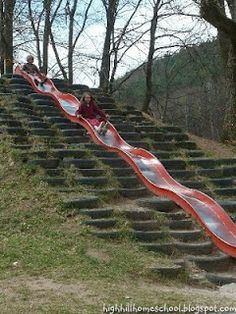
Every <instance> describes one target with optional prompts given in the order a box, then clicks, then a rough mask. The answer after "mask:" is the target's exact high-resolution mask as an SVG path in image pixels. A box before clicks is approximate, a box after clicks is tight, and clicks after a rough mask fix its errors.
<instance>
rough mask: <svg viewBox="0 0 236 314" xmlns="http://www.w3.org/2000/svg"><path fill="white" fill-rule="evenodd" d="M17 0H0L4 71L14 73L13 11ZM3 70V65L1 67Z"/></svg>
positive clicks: (0, 35) (0, 51)
mask: <svg viewBox="0 0 236 314" xmlns="http://www.w3.org/2000/svg"><path fill="white" fill-rule="evenodd" d="M15 3H16V0H5V1H4V0H0V39H1V48H0V53H1V59H2V61H3V63H4V72H5V73H12V66H13V12H14V8H15ZM1 71H3V67H1Z"/></svg>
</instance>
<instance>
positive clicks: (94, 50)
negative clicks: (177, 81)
mask: <svg viewBox="0 0 236 314" xmlns="http://www.w3.org/2000/svg"><path fill="white" fill-rule="evenodd" d="M85 1H86V0H85ZM144 1H146V3H145V6H143V7H140V8H139V9H138V11H137V13H136V15H135V18H134V19H133V24H132V25H133V26H134V25H135V26H137V25H142V23H144V22H145V21H147V20H150V18H151V13H152V8H151V6H150V1H149V0H144ZM176 2H179V3H180V7H181V6H182V5H185V7H186V8H185V12H186V13H191V14H197V13H198V8H197V7H196V6H195V5H193V2H192V1H191V0H186V1H183V0H179V1H178V0H176ZM80 3H82V2H80ZM83 12H84V8H82V7H80V8H79V10H78V15H77V19H78V20H76V23H77V24H78V26H79V25H80V19H81V21H82V16H83V14H84V13H83ZM61 13H63V12H61ZM166 13H167V10H165V9H162V10H160V14H162V15H163V14H166ZM129 15H130V11H129V10H128V7H125V6H124V8H123V12H122V11H120V16H121V17H120V19H119V20H118V21H117V23H116V28H117V29H122V27H123V25H124V23H125V21H126V20H127V18H128V16H129ZM57 23H58V25H57V28H56V29H55V30H54V31H55V34H56V35H55V38H56V39H57V40H58V41H61V40H63V41H64V42H65V43H66V40H67V33H68V31H67V30H68V24H65V21H64V18H62V17H60V20H58V22H57ZM22 27H23V28H24V29H25V25H22ZM149 27H150V23H146V25H145V26H143V27H142V28H140V29H139V31H136V32H133V33H132V37H135V36H138V35H139V32H140V33H141V32H143V31H144V30H146V29H148V28H149ZM105 30H106V28H105V20H104V15H103V14H102V7H101V2H100V0H94V4H93V6H92V7H91V12H90V18H89V22H88V24H87V26H86V28H85V31H84V33H83V34H82V36H81V37H80V39H79V40H78V44H77V47H76V50H75V52H76V56H75V58H74V62H75V66H76V69H75V71H74V79H75V81H74V83H79V84H86V85H88V86H90V87H97V86H98V84H99V68H100V61H99V59H100V58H101V54H102V49H103V42H104V36H105ZM75 33H76V30H75ZM170 33H171V34H175V35H178V37H179V38H180V40H177V39H174V38H173V37H168V36H167V35H168V34H170ZM156 35H157V36H159V38H158V39H157V40H156V48H160V47H165V46H166V47H167V48H166V49H160V50H157V53H156V57H158V56H160V57H161V56H162V55H164V54H165V53H167V52H168V53H174V52H175V51H178V49H179V47H173V48H168V46H169V45H171V46H173V45H175V44H178V45H179V44H180V43H182V44H183V43H186V44H188V45H193V44H197V43H200V42H202V41H206V40H209V39H211V38H213V37H214V36H216V30H215V29H214V28H212V27H210V26H209V25H207V24H206V23H204V22H201V21H200V20H199V19H195V18H193V17H190V16H183V15H173V16H171V17H162V18H160V20H159V24H158V29H157V32H156ZM29 36H32V32H31V33H30V31H29ZM32 38H33V36H32ZM17 40H18V41H20V40H21V39H20V37H19V38H18V39H17ZM127 42H128V40H127ZM148 45H149V33H147V34H146V35H145V36H144V37H142V40H140V41H139V42H138V44H135V45H133V46H132V47H131V48H130V49H129V50H128V52H127V53H126V54H125V57H124V58H123V59H122V60H121V62H120V65H119V67H118V71H117V75H116V77H121V76H122V75H124V74H125V73H127V72H129V71H130V70H132V69H134V68H136V67H138V66H139V65H140V64H141V63H143V62H145V61H146V59H147V54H148ZM29 51H31V53H33V54H35V49H34V47H33V45H32V41H31V42H30V43H28V44H26V45H25V46H24V49H23V50H19V51H18V53H17V59H18V60H19V61H20V62H24V60H25V57H26V55H27V54H28V52H29ZM59 51H60V56H61V59H66V56H67V52H68V50H67V48H66V47H65V48H63V47H61V48H60V50H59ZM121 52H122V50H121ZM49 55H50V65H51V66H52V65H53V64H55V62H56V61H55V57H54V53H53V50H52V48H51V47H50V48H49ZM36 62H37V59H36ZM52 74H53V71H51V72H49V74H48V75H49V76H50V75H52Z"/></svg>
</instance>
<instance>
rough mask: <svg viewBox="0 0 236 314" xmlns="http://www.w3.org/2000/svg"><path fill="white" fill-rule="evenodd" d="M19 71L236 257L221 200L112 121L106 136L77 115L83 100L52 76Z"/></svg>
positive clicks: (234, 236)
mask: <svg viewBox="0 0 236 314" xmlns="http://www.w3.org/2000/svg"><path fill="white" fill-rule="evenodd" d="M15 73H16V74H19V75H21V76H23V77H24V78H25V79H26V80H27V81H28V82H29V83H30V84H31V85H32V87H33V89H34V90H35V91H36V92H37V93H41V94H44V95H48V96H51V97H52V98H53V100H54V101H55V104H56V106H57V107H58V108H59V110H60V111H62V112H63V114H64V116H65V117H67V118H68V119H69V120H70V121H72V122H75V123H78V124H80V125H82V126H83V127H84V128H85V129H86V130H87V131H88V133H89V135H90V136H91V138H92V139H93V141H94V142H95V143H96V144H99V145H101V146H103V147H104V148H105V149H107V150H109V151H113V152H116V153H117V154H118V155H120V156H121V157H122V158H123V159H124V160H125V161H126V162H127V163H128V164H129V165H130V166H131V167H132V168H133V169H134V171H135V172H136V174H137V175H138V176H139V178H140V179H141V181H142V182H143V184H144V185H145V186H146V187H147V188H148V189H149V190H150V191H151V192H152V193H154V194H155V195H157V196H164V197H167V198H169V199H171V200H172V201H174V202H175V203H176V204H178V205H179V206H180V207H181V208H182V209H184V210H185V211H186V212H187V213H189V214H191V215H192V216H193V217H194V218H195V219H196V220H197V222H198V223H199V224H200V225H201V226H202V227H203V228H204V230H205V232H206V233H207V234H208V235H209V236H210V237H211V239H212V241H213V242H214V244H215V245H216V246H217V247H218V248H219V249H220V250H222V251H223V252H225V253H227V254H229V255H231V256H233V257H236V226H235V224H234V223H233V221H232V220H231V219H230V217H229V216H228V215H227V213H226V212H225V211H224V209H223V208H222V207H221V206H220V205H219V204H218V203H217V202H215V201H214V200H213V199H212V198H210V197H209V196H208V195H206V194H204V193H202V192H199V191H197V190H193V189H190V188H187V187H185V186H183V185H181V184H180V183H178V182H177V181H175V180H174V179H173V178H172V177H171V176H170V175H169V174H168V172H167V171H166V169H165V168H164V166H163V165H162V164H161V162H160V161H159V160H158V159H157V158H156V157H155V156H154V155H152V154H151V153H150V152H148V151H146V150H144V149H142V148H136V147H132V146H130V145H129V144H128V143H126V142H125V141H124V140H123V139H122V138H121V136H120V135H119V133H118V132H117V130H116V129H115V127H114V126H113V125H112V124H111V123H109V124H108V131H107V133H106V135H99V134H97V132H96V131H95V130H94V129H93V127H92V126H91V125H90V124H89V123H88V122H87V120H85V119H83V118H77V117H76V116H75V111H76V110H77V108H78V106H79V100H78V99H77V98H76V97H75V96H73V95H71V94H67V93H62V92H60V91H58V90H57V89H56V87H55V86H54V84H53V82H52V81H51V80H49V79H48V80H47V82H46V83H44V84H43V86H41V85H40V84H39V85H36V84H35V81H34V79H35V78H37V77H34V76H32V75H29V74H27V73H26V72H24V71H22V70H21V67H20V66H17V67H16V69H15Z"/></svg>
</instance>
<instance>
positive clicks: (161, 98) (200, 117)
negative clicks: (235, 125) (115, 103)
mask: <svg viewBox="0 0 236 314" xmlns="http://www.w3.org/2000/svg"><path fill="white" fill-rule="evenodd" d="M127 75H128V73H127ZM153 82H154V94H153V100H152V103H151V106H150V111H151V113H152V114H153V115H154V116H155V117H157V118H158V119H161V121H163V122H168V123H173V124H175V125H179V126H181V127H183V128H184V129H185V130H186V131H189V132H192V133H195V134H197V135H200V136H204V137H208V138H212V139H221V137H222V136H223V135H222V128H223V120H224V112H225V110H226V103H227V101H228V95H227V91H226V86H225V79H224V70H223V64H222V59H221V57H220V55H219V48H218V46H217V41H212V42H205V43H202V44H200V45H199V46H193V47H188V48H183V49H181V50H180V51H179V52H178V53H175V54H173V55H165V56H164V57H162V58H160V59H158V60H156V61H155V64H154V71H153ZM117 83H119V81H118V82H117ZM144 96H145V77H144V69H139V70H138V71H137V72H136V73H135V74H134V75H132V76H131V77H130V78H129V79H128V80H127V81H126V83H125V84H124V85H123V87H122V88H121V89H120V90H119V93H117V94H116V97H117V98H118V99H119V101H120V102H122V103H124V104H130V103H132V104H134V105H137V108H139V109H140V108H141V107H142V103H143V100H144Z"/></svg>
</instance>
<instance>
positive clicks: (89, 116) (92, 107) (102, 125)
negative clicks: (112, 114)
mask: <svg viewBox="0 0 236 314" xmlns="http://www.w3.org/2000/svg"><path fill="white" fill-rule="evenodd" d="M75 115H76V116H77V117H80V116H81V117H83V118H84V119H86V120H87V121H88V122H89V123H90V124H91V125H92V126H93V127H94V129H95V130H96V131H97V133H98V134H101V135H105V134H106V132H107V126H108V123H107V118H108V116H107V115H106V114H105V113H104V112H103V111H102V110H101V109H100V108H99V107H98V105H97V104H96V102H95V101H94V99H93V97H92V95H90V93H88V92H86V93H84V94H83V95H82V97H81V99H80V106H79V109H78V110H77V111H76V112H75Z"/></svg>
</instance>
